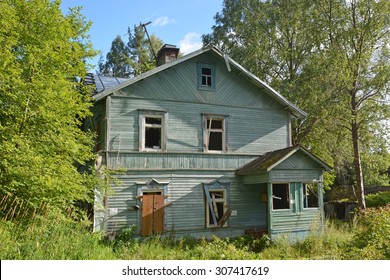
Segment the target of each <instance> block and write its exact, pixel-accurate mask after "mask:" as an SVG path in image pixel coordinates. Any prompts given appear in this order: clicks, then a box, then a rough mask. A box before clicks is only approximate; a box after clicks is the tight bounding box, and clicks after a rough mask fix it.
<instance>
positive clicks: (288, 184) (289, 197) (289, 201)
mask: <svg viewBox="0 0 390 280" xmlns="http://www.w3.org/2000/svg"><path fill="white" fill-rule="evenodd" d="M274 185H286V186H287V188H286V189H287V201H288V207H287V208H275V203H274V200H275V199H277V198H276V196H275V195H274ZM271 187H272V211H286V210H291V189H290V188H291V186H290V183H282V182H273V183H272V186H271Z"/></svg>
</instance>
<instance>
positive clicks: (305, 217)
mask: <svg viewBox="0 0 390 280" xmlns="http://www.w3.org/2000/svg"><path fill="white" fill-rule="evenodd" d="M320 213H321V212H320V211H319V210H318V209H305V210H303V211H302V212H299V213H294V212H291V211H285V210H273V211H272V213H271V218H272V224H271V229H272V232H273V233H277V232H289V231H303V230H306V231H308V230H310V229H314V228H315V227H316V226H318V225H319V224H320V223H321V219H320Z"/></svg>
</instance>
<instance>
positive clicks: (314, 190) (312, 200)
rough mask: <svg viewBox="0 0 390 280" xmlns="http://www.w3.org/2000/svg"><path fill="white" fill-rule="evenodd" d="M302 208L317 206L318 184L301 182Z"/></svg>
mask: <svg viewBox="0 0 390 280" xmlns="http://www.w3.org/2000/svg"><path fill="white" fill-rule="evenodd" d="M302 197H303V208H318V185H317V184H303V188H302Z"/></svg>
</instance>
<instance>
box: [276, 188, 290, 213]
mask: <svg viewBox="0 0 390 280" xmlns="http://www.w3.org/2000/svg"><path fill="white" fill-rule="evenodd" d="M272 205H273V207H272V208H273V209H274V210H278V209H290V195H289V186H288V184H272Z"/></svg>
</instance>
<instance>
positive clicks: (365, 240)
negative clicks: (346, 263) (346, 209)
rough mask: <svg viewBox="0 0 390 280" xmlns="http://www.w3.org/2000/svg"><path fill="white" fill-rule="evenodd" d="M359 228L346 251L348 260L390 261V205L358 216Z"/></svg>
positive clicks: (370, 209)
mask: <svg viewBox="0 0 390 280" xmlns="http://www.w3.org/2000/svg"><path fill="white" fill-rule="evenodd" d="M357 218H358V223H359V227H358V228H357V230H356V231H355V233H354V237H353V239H352V241H351V243H350V245H349V247H348V248H347V250H346V254H345V258H347V259H370V260H372V259H390V204H388V205H387V206H386V207H379V208H368V209H366V210H365V211H361V212H360V213H359V214H358V217H357Z"/></svg>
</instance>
